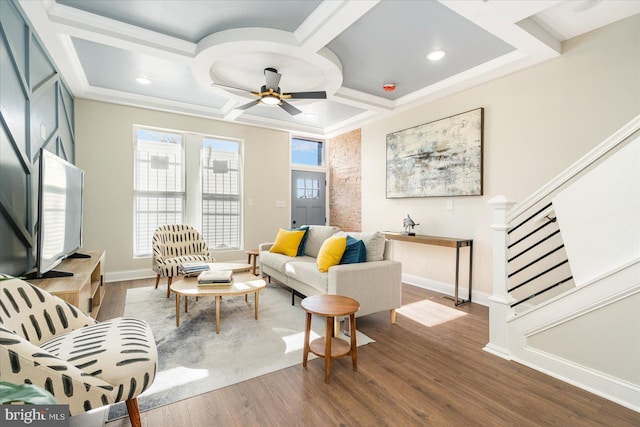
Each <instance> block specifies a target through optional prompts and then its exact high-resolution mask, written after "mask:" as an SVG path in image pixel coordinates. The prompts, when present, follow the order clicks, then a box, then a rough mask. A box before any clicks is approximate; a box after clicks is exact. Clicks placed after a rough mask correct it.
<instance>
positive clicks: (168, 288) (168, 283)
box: [167, 276, 173, 298]
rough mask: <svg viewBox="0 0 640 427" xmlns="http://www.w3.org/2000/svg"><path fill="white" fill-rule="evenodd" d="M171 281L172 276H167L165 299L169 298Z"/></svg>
mask: <svg viewBox="0 0 640 427" xmlns="http://www.w3.org/2000/svg"><path fill="white" fill-rule="evenodd" d="M172 280H173V277H172V276H169V278H168V279H167V298H169V297H170V296H171V281H172Z"/></svg>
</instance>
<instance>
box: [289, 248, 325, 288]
mask: <svg viewBox="0 0 640 427" xmlns="http://www.w3.org/2000/svg"><path fill="white" fill-rule="evenodd" d="M286 270H287V276H288V277H290V278H291V279H295V280H297V281H299V282H302V283H305V284H307V285H309V286H312V287H314V288H316V289H318V290H319V291H320V292H322V293H325V294H326V293H327V292H329V274H328V273H322V272H320V271H318V266H317V265H316V263H315V259H314V258H311V257H304V258H296V259H295V261H291V262H290V263H288V264H287V266H286Z"/></svg>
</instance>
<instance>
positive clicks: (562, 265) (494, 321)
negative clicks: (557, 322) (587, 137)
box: [485, 115, 640, 360]
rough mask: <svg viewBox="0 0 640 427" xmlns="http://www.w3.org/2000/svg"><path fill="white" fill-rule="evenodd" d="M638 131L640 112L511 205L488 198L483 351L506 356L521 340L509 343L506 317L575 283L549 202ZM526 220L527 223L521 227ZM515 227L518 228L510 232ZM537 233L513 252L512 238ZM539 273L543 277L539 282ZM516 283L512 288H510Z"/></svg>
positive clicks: (633, 136) (523, 310)
mask: <svg viewBox="0 0 640 427" xmlns="http://www.w3.org/2000/svg"><path fill="white" fill-rule="evenodd" d="M639 134H640V115H639V116H636V117H635V118H634V119H633V120H631V121H630V122H629V123H627V124H626V125H625V126H623V127H622V128H621V129H619V130H618V131H617V132H615V133H614V134H613V135H611V136H610V137H609V138H607V139H606V140H605V141H604V142H602V143H601V144H600V145H598V146H597V147H596V148H594V149H593V150H591V151H590V152H589V153H587V154H586V155H585V156H583V157H582V158H580V159H579V160H578V161H576V162H575V163H574V164H573V165H572V166H570V167H569V168H568V169H566V170H565V171H564V172H563V173H561V174H560V175H559V176H557V177H556V178H555V179H553V180H551V181H549V182H548V183H547V184H545V185H544V186H542V187H541V188H540V189H539V190H538V191H536V192H535V193H534V194H532V195H531V196H530V197H528V198H527V199H526V200H524V201H523V202H521V203H518V204H515V203H514V202H512V201H509V200H508V199H507V198H506V197H504V196H496V197H494V198H492V199H491V200H490V201H489V204H490V205H491V207H492V210H493V217H492V224H491V229H492V230H493V290H492V295H491V296H490V297H489V343H488V344H487V345H486V346H485V350H486V351H488V352H490V353H492V354H495V355H497V356H499V357H502V358H504V359H508V360H510V359H511V358H512V357H511V354H512V350H510V348H511V347H510V346H512V345H520V344H521V343H510V342H509V339H508V336H509V334H508V322H509V320H511V319H514V318H515V317H516V316H518V314H520V313H523V312H525V311H527V310H534V309H535V307H536V306H537V305H539V304H542V303H543V302H544V301H545V300H549V299H551V298H554V297H557V296H558V295H560V294H562V293H563V292H566V291H567V290H568V289H570V288H573V287H574V286H575V285H574V283H573V279H572V277H571V270H570V265H569V263H568V260H567V256H566V254H565V252H564V247H563V246H564V244H563V242H562V236H561V230H560V229H559V228H558V224H557V223H555V221H554V219H555V213H554V209H553V204H552V202H551V200H552V198H553V197H554V196H555V195H556V194H558V193H559V192H561V191H562V190H563V189H565V188H566V187H568V186H569V185H571V184H572V183H573V182H575V181H576V180H578V179H580V177H581V176H582V175H584V174H585V173H587V172H588V171H589V170H591V169H593V168H594V167H596V166H597V165H598V164H599V163H601V162H602V161H604V159H606V158H607V157H608V156H610V155H611V154H613V153H614V152H616V151H617V150H619V149H620V148H622V147H624V146H625V145H626V144H627V143H628V142H629V141H631V140H633V139H635V137H636V136H637V135H639ZM524 223H528V224H527V225H525V226H519V224H524ZM516 226H518V228H519V230H517V231H514V232H513V234H514V236H511V234H512V230H514V229H515V227H516ZM540 230H543V231H542V232H541V231H540ZM539 233H541V234H539ZM536 234H537V236H536V237H535V238H534V239H535V240H533V241H529V242H527V243H526V244H525V245H524V246H525V248H526V249H527V250H526V251H525V252H526V255H525V256H516V255H518V254H521V253H522V249H518V248H515V245H514V242H515V241H516V240H520V241H523V242H524V241H525V240H526V239H529V237H530V236H534V235H536ZM516 235H518V237H516ZM523 236H524V237H523ZM510 246H511V249H514V251H513V252H511V250H510ZM545 246H546V248H545ZM529 248H531V249H529ZM510 252H511V253H510ZM509 261H511V263H509ZM534 261H540V262H534ZM509 264H511V265H509ZM525 270H526V274H527V275H528V278H525V279H522V278H520V277H518V279H519V280H518V281H515V280H513V281H512V280H510V276H511V277H512V278H515V276H518V275H521V274H522V273H521V272H523V271H525ZM543 276H545V277H544V280H541V278H542V277H543ZM512 282H513V283H512ZM523 282H526V283H525V284H526V285H527V286H528V287H529V289H528V290H527V291H525V292H524V293H523V294H519V292H518V291H519V290H520V289H522V287H520V286H519V284H521V283H523ZM530 283H531V284H532V285H530ZM514 287H516V289H515V292H511V291H512V290H514V289H513V288H514Z"/></svg>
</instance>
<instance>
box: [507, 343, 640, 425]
mask: <svg viewBox="0 0 640 427" xmlns="http://www.w3.org/2000/svg"><path fill="white" fill-rule="evenodd" d="M519 353H520V354H514V355H513V358H512V360H513V361H514V362H517V363H520V364H522V365H525V366H528V367H529V368H531V369H535V370H536V371H539V372H542V373H544V374H546V375H549V376H550V377H553V378H556V379H558V380H560V381H563V382H566V383H568V384H571V385H574V386H576V387H578V388H581V389H583V390H586V391H588V392H590V393H593V394H595V395H597V396H600V397H602V398H604V399H607V400H610V401H612V402H615V403H617V404H619V405H622V406H624V407H625V408H629V409H631V410H632V411H635V412H640V406H639V405H638V402H640V387H639V386H638V385H636V384H631V383H628V382H625V381H621V380H619V379H617V378H614V377H611V376H609V375H605V374H603V373H602V372H598V371H594V370H592V369H589V368H587V367H584V366H582V365H579V364H577V363H573V362H572V361H569V360H566V359H562V358H559V357H556V356H554V355H552V354H548V353H545V352H542V351H539V350H536V349H531V348H524V349H522V350H521V351H520V352H519Z"/></svg>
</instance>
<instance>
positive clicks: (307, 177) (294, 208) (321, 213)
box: [291, 170, 327, 227]
mask: <svg viewBox="0 0 640 427" xmlns="http://www.w3.org/2000/svg"><path fill="white" fill-rule="evenodd" d="M326 187H327V181H326V178H325V173H324V172H307V171H296V170H294V171H291V226H292V227H300V226H301V225H325V224H326V222H327V218H326V216H325V213H326Z"/></svg>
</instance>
